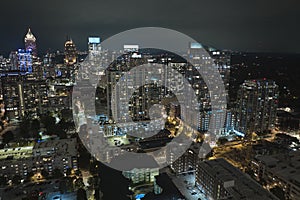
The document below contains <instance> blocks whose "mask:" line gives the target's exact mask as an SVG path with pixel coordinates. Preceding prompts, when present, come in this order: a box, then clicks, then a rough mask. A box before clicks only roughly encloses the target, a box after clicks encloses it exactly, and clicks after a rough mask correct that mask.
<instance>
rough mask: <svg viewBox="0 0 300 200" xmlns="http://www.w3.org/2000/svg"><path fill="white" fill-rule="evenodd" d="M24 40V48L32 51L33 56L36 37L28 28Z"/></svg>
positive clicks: (35, 49) (35, 52) (34, 54)
mask: <svg viewBox="0 0 300 200" xmlns="http://www.w3.org/2000/svg"><path fill="white" fill-rule="evenodd" d="M24 42H25V50H26V51H29V50H31V51H32V55H33V56H35V57H36V56H37V48H36V38H35V36H34V35H33V34H32V32H31V30H30V28H29V29H28V32H27V34H26V36H25V38H24Z"/></svg>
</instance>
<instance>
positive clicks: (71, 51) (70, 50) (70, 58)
mask: <svg viewBox="0 0 300 200" xmlns="http://www.w3.org/2000/svg"><path fill="white" fill-rule="evenodd" d="M64 61H65V64H66V65H67V66H71V65H74V64H75V63H76V62H77V50H76V46H75V44H74V42H73V40H72V39H69V40H67V41H66V43H65V59H64Z"/></svg>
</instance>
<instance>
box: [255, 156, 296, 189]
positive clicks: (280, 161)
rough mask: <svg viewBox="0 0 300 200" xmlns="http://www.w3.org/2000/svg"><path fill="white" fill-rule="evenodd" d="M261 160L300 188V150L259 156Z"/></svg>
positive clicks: (271, 169)
mask: <svg viewBox="0 0 300 200" xmlns="http://www.w3.org/2000/svg"><path fill="white" fill-rule="evenodd" d="M257 159H258V160H259V161H261V162H262V163H264V164H265V166H266V167H267V168H268V171H271V172H272V173H273V174H275V175H276V176H278V177H281V178H282V179H284V180H285V181H289V182H291V183H293V184H295V185H297V186H298V187H299V188H300V152H299V151H294V152H290V153H289V154H276V155H272V156H259V157H257Z"/></svg>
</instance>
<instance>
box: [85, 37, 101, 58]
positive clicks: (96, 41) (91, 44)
mask: <svg viewBox="0 0 300 200" xmlns="http://www.w3.org/2000/svg"><path fill="white" fill-rule="evenodd" d="M100 42H101V39H100V37H89V38H88V50H89V53H92V54H97V53H99V52H100V51H101V47H100Z"/></svg>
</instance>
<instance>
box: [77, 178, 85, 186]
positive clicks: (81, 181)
mask: <svg viewBox="0 0 300 200" xmlns="http://www.w3.org/2000/svg"><path fill="white" fill-rule="evenodd" d="M75 188H84V183H83V179H82V178H78V179H76V181H75Z"/></svg>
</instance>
